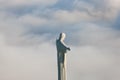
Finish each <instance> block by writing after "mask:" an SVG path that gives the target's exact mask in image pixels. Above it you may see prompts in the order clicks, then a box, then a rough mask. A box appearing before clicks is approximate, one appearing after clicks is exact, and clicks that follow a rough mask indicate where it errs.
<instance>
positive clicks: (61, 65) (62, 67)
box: [56, 33, 70, 80]
mask: <svg viewBox="0 0 120 80" xmlns="http://www.w3.org/2000/svg"><path fill="white" fill-rule="evenodd" d="M65 36H66V35H65V33H60V36H59V39H57V40H56V46H57V60H58V80H66V52H67V50H69V51H70V48H69V47H67V46H66V44H65V43H64V39H65Z"/></svg>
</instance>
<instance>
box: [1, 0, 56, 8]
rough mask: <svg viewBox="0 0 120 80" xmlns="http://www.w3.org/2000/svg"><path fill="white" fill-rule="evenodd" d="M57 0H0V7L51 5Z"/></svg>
mask: <svg viewBox="0 0 120 80" xmlns="http://www.w3.org/2000/svg"><path fill="white" fill-rule="evenodd" d="M56 2H57V0H49V1H48V0H44V1H43V0H30V1H27V0H20V1H19V0H2V1H0V4H1V8H15V7H18V8H19V7H25V6H39V5H43V6H44V5H45V6H48V5H53V4H55V3H56Z"/></svg>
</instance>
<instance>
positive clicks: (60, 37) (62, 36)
mask: <svg viewBox="0 0 120 80" xmlns="http://www.w3.org/2000/svg"><path fill="white" fill-rule="evenodd" d="M65 37H66V34H65V33H60V36H59V40H61V41H63V40H64V39H65Z"/></svg>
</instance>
